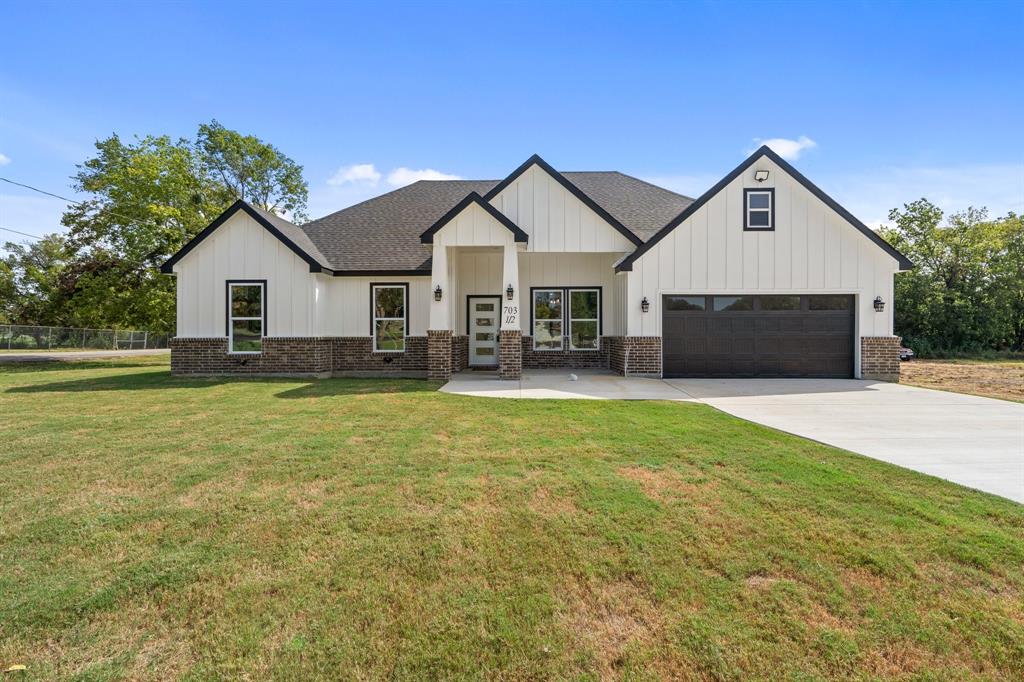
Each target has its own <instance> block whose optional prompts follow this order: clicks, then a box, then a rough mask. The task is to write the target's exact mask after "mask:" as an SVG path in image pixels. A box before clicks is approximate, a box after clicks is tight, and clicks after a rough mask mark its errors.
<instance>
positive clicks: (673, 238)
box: [626, 157, 899, 366]
mask: <svg viewBox="0 0 1024 682" xmlns="http://www.w3.org/2000/svg"><path fill="white" fill-rule="evenodd" d="M756 170H768V171H769V175H768V180H767V181H765V182H761V183H759V182H756V181H755V180H754V173H755V171H756ZM766 187H774V188H775V230H774V231H760V232H758V231H744V229H743V222H744V216H743V211H744V205H743V190H744V188H750V189H763V188H766ZM898 270H899V264H898V263H897V261H896V259H895V258H893V257H892V256H890V255H889V254H888V253H886V252H885V251H883V250H882V249H880V248H879V247H878V246H877V245H876V244H875V243H874V242H872V241H871V240H870V239H869V238H868V237H867V236H865V235H864V234H862V233H861V232H860V231H858V230H857V228H855V227H854V226H853V225H851V224H850V223H848V222H847V221H846V220H844V219H843V218H842V217H841V216H840V215H839V214H838V213H836V212H835V211H833V210H832V209H831V208H829V207H828V206H827V205H826V204H825V203H824V202H822V201H821V200H820V199H818V197H816V196H815V195H814V194H812V193H811V192H810V191H808V190H807V189H806V188H805V187H804V186H803V185H801V184H800V183H799V182H797V181H796V180H794V179H793V178H792V177H790V176H789V175H788V174H787V173H786V172H785V171H783V170H782V169H781V168H779V167H778V166H777V165H775V163H773V162H772V161H771V160H770V159H768V158H765V157H762V158H761V159H760V160H759V161H757V162H756V163H754V164H753V165H752V166H751V167H750V168H748V169H747V170H746V171H745V172H743V173H742V174H741V175H740V176H739V177H737V178H736V179H735V180H733V181H732V182H730V183H729V184H728V185H727V186H726V187H725V188H723V189H722V190H721V191H720V192H719V193H718V194H716V195H715V196H714V197H712V198H711V199H710V200H709V201H708V202H707V203H705V204H704V205H703V206H702V207H701V208H699V209H698V210H697V211H696V212H694V213H693V215H691V216H689V217H688V218H687V219H686V220H685V221H683V222H682V223H681V224H680V225H678V226H677V227H676V228H675V229H674V230H673V231H672V232H670V233H669V234H668V235H667V236H665V237H664V238H663V239H662V240H661V241H659V242H658V243H656V244H655V245H654V246H653V247H651V249H650V250H648V251H647V252H646V253H644V254H643V255H642V256H641V257H640V258H638V259H637V260H636V261H635V262H634V263H633V269H632V271H631V272H628V273H626V277H627V296H626V316H627V325H628V329H629V334H630V335H636V336H660V335H661V296H662V294H670V293H675V294H754V293H779V294H784V293H792V294H812V293H818V294H829V293H835V294H854V295H856V297H857V298H856V300H857V316H856V322H857V334H858V336H887V335H891V334H892V300H893V275H894V274H895V273H896V272H897V271H898ZM876 296H881V297H882V298H883V299H884V300H885V301H886V309H885V312H884V313H877V312H875V310H874V305H873V301H874V299H875V297H876ZM645 297H646V298H647V300H648V302H649V303H650V312H648V313H643V312H641V308H640V302H641V301H642V300H643V299H644V298H645ZM856 346H857V348H856V351H857V356H858V357H857V360H858V362H857V364H858V366H859V344H856Z"/></svg>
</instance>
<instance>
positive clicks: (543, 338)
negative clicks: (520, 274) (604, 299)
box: [532, 287, 601, 350]
mask: <svg viewBox="0 0 1024 682" xmlns="http://www.w3.org/2000/svg"><path fill="white" fill-rule="evenodd" d="M532 299H533V301H532V312H533V347H534V348H535V349H536V350H564V348H565V338H566V337H567V336H568V339H569V349H570V350H597V348H598V343H599V342H598V338H599V337H600V334H601V289H600V288H595V287H588V288H583V287H581V288H571V287H562V288H550V289H533V290H532Z"/></svg>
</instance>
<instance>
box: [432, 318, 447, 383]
mask: <svg viewBox="0 0 1024 682" xmlns="http://www.w3.org/2000/svg"><path fill="white" fill-rule="evenodd" d="M427 378H428V379H437V380H439V381H448V380H449V379H451V378H452V330H450V329H428V330H427Z"/></svg>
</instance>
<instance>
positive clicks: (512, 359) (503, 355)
mask: <svg viewBox="0 0 1024 682" xmlns="http://www.w3.org/2000/svg"><path fill="white" fill-rule="evenodd" d="M498 376H499V377H500V378H502V379H519V378H521V377H522V376H523V333H522V332H521V331H519V330H518V329H502V330H501V332H500V333H499V334H498Z"/></svg>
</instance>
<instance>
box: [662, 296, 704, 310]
mask: <svg viewBox="0 0 1024 682" xmlns="http://www.w3.org/2000/svg"><path fill="white" fill-rule="evenodd" d="M665 310H677V311H681V312H682V311H686V310H704V297H703V296H666V297H665Z"/></svg>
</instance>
